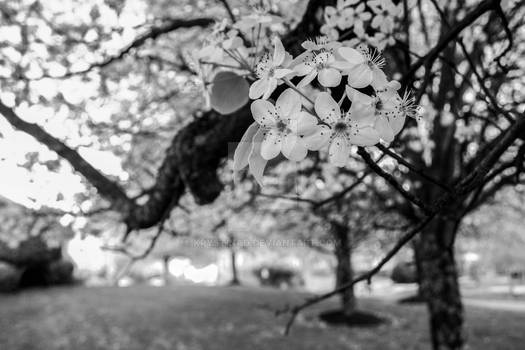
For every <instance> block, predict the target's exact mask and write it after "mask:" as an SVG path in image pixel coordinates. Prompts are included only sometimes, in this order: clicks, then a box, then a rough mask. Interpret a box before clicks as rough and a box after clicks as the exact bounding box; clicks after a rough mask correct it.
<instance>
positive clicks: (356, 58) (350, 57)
mask: <svg viewBox="0 0 525 350" xmlns="http://www.w3.org/2000/svg"><path fill="white" fill-rule="evenodd" d="M337 52H338V53H339V55H340V56H341V57H342V58H344V59H345V60H346V61H348V62H350V63H352V64H355V65H358V64H361V63H364V62H365V56H363V54H362V53H361V52H359V51H357V50H356V49H352V48H350V47H344V46H343V47H340V48H339V49H338V50H337Z"/></svg>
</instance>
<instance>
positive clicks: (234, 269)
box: [228, 235, 241, 286]
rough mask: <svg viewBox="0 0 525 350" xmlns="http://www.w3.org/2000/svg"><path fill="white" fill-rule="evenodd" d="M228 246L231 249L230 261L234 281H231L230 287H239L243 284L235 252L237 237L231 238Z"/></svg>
mask: <svg viewBox="0 0 525 350" xmlns="http://www.w3.org/2000/svg"><path fill="white" fill-rule="evenodd" d="M228 245H229V247H230V258H231V260H230V261H231V269H232V279H231V281H230V285H232V286H238V285H240V284H241V281H239V273H238V271H237V252H236V251H235V237H234V236H233V235H230V236H229V239H228Z"/></svg>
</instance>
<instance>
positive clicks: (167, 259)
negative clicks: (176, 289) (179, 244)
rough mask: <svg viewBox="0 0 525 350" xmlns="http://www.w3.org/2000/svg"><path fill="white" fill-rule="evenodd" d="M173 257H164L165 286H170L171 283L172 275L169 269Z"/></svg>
mask: <svg viewBox="0 0 525 350" xmlns="http://www.w3.org/2000/svg"><path fill="white" fill-rule="evenodd" d="M170 258H171V256H169V255H164V256H163V257H162V265H163V271H162V273H163V275H164V285H166V286H169V285H170V283H171V275H170V269H169V262H170Z"/></svg>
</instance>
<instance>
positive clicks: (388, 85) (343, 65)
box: [197, 1, 419, 178]
mask: <svg viewBox="0 0 525 350" xmlns="http://www.w3.org/2000/svg"><path fill="white" fill-rule="evenodd" d="M351 2H352V1H347V2H346V3H351ZM274 21H275V19H273V18H272V17H264V16H261V15H259V17H258V18H255V17H254V18H251V19H250V21H242V20H241V23H244V24H245V25H246V24H249V27H248V28H242V29H243V30H241V28H239V27H234V28H233V29H229V30H226V29H225V30H224V34H223V36H222V39H221V40H216V41H215V42H212V43H210V44H209V45H207V46H205V47H204V48H203V49H202V50H200V51H199V52H198V53H197V56H198V58H199V60H200V61H201V62H206V63H210V62H211V61H213V62H215V65H216V66H217V67H218V69H219V70H221V71H223V70H229V71H232V72H238V73H239V75H240V76H241V75H242V76H246V77H248V80H250V82H251V84H250V86H249V89H248V95H249V98H250V99H252V100H254V101H253V102H252V103H251V106H250V108H251V112H252V116H253V118H254V120H255V122H254V123H253V124H252V125H251V126H250V128H249V129H248V130H247V131H246V133H245V135H244V136H243V139H242V141H241V142H240V144H239V146H238V149H237V150H236V155H235V159H234V163H235V164H234V168H236V170H239V169H242V168H243V167H245V166H247V165H250V171H251V172H252V174H254V176H256V178H257V177H258V176H259V177H261V176H262V171H264V167H265V165H266V162H267V161H268V160H270V159H273V158H275V157H277V156H278V155H279V154H282V155H283V156H284V157H286V158H288V159H289V160H292V161H300V160H302V159H304V158H305V157H306V156H307V154H308V152H309V151H324V150H326V151H327V152H328V160H329V162H330V163H332V164H333V165H335V166H339V167H343V166H345V165H347V164H348V162H349V160H350V155H351V152H352V151H353V148H354V147H356V146H373V145H375V144H377V143H379V142H380V141H383V142H385V143H390V142H392V141H393V140H394V138H395V136H396V134H398V133H399V132H400V131H401V130H402V128H403V125H404V123H405V118H406V117H413V118H417V117H418V116H419V113H418V108H417V106H415V105H414V102H413V99H412V98H411V97H410V95H409V94H407V93H405V94H404V95H402V96H401V95H400V94H399V92H398V91H399V90H400V88H401V85H400V83H399V82H397V81H395V80H389V79H388V78H387V76H386V74H385V73H384V72H383V70H382V68H383V66H384V64H385V61H384V58H383V57H382V55H381V54H380V52H378V51H376V50H375V49H371V48H369V47H367V46H365V45H359V46H357V47H353V46H351V45H349V43H348V42H345V43H341V42H339V41H335V40H330V39H329V38H328V37H325V36H324V37H320V38H317V39H315V40H307V41H305V42H303V43H302V48H303V49H304V51H303V52H302V53H301V54H300V55H298V56H297V57H292V55H290V54H289V53H288V52H287V51H286V50H285V48H284V46H283V44H282V42H281V40H280V39H279V37H278V36H275V37H274V38H273V39H272V40H271V41H270V40H268V38H266V39H265V38H261V35H260V33H261V30H262V28H263V27H264V26H270V25H271V24H272V23H274ZM373 22H374V23H375V24H374V25H376V23H377V21H373ZM352 23H353V25H357V26H361V24H358V23H356V22H352ZM377 25H378V26H380V27H381V26H382V25H381V24H377ZM387 27H388V28H390V24H388V25H386V26H385V28H387ZM254 32H257V33H258V34H257V35H253V33H254ZM263 32H264V31H263ZM240 33H243V34H240ZM240 35H243V38H242V39H241V37H240ZM250 37H252V38H253V41H252V43H251V45H250V44H249V43H248V45H249V46H248V48H247V47H245V45H246V42H247V40H246V38H250ZM265 40H266V42H271V47H270V48H267V47H266V48H265V47H264V45H261V46H260V45H259V43H260V42H264V41H265ZM292 79H293V80H294V81H296V84H294V83H293V82H292ZM282 84H285V85H286V86H288V88H287V89H285V90H284V91H283V92H282V93H281V94H280V95H279V96H278V97H276V100H275V101H272V100H270V97H271V96H273V95H274V92H275V91H276V89H277V87H278V86H279V85H282ZM334 88H338V91H340V92H342V91H343V90H344V93H343V95H342V96H341V93H339V95H338V100H337V101H336V100H335V99H334V96H333V95H332V91H331V89H334ZM225 89H229V87H225ZM223 90H224V89H223ZM334 90H335V89H334ZM312 91H314V92H313V94H312ZM307 92H308V93H307ZM343 105H344V106H349V107H345V108H342V106H343ZM239 107H240V106H239ZM261 167H262V169H261Z"/></svg>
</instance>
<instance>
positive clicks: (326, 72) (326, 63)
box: [294, 50, 342, 87]
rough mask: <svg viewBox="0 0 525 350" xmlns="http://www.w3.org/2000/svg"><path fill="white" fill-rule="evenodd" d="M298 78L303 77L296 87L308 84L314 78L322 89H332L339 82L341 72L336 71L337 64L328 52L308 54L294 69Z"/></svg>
mask: <svg viewBox="0 0 525 350" xmlns="http://www.w3.org/2000/svg"><path fill="white" fill-rule="evenodd" d="M294 71H295V72H296V73H297V75H299V76H305V77H304V78H303V79H302V80H301V81H300V82H299V84H297V86H298V87H304V86H306V85H308V84H310V83H311V82H312V81H313V80H314V79H315V77H317V79H318V80H319V83H320V84H321V85H322V86H324V87H334V86H337V85H339V83H340V82H341V77H342V75H341V72H340V71H339V69H337V63H336V60H335V57H334V55H333V54H331V53H330V52H328V51H324V50H323V51H321V52H308V53H307V54H306V55H304V56H303V57H302V62H300V63H299V64H297V65H296V66H295V67H294Z"/></svg>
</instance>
